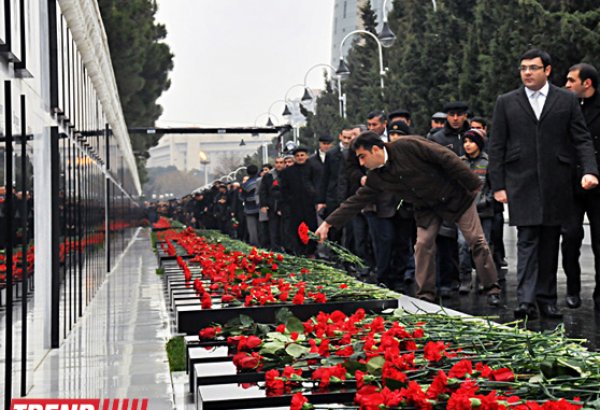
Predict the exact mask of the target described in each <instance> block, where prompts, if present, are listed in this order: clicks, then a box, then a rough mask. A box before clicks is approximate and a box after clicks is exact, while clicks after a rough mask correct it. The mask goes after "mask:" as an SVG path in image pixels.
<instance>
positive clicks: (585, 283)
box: [406, 226, 600, 351]
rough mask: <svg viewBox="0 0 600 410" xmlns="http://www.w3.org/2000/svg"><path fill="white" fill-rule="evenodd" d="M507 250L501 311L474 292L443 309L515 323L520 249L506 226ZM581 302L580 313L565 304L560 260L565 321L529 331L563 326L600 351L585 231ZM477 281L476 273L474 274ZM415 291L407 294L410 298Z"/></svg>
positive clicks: (544, 322)
mask: <svg viewBox="0 0 600 410" xmlns="http://www.w3.org/2000/svg"><path fill="white" fill-rule="evenodd" d="M504 246H505V249H506V260H507V261H508V269H507V271H506V283H505V284H504V285H503V292H502V296H503V300H502V305H501V306H500V307H491V306H488V305H487V302H486V297H485V295H483V294H479V293H477V292H476V291H474V290H472V291H471V292H470V293H469V294H467V295H458V294H456V295H454V296H452V297H449V298H444V299H442V305H443V306H445V307H448V308H451V309H454V310H457V311H459V312H464V313H467V314H470V315H474V316H490V317H492V320H494V321H497V322H500V323H509V322H514V321H515V318H514V313H513V310H514V309H515V308H516V307H517V300H516V287H517V274H516V267H517V254H516V252H517V249H516V229H515V228H513V227H508V226H505V230H504ZM580 263H581V271H582V278H581V289H582V290H581V299H582V305H581V307H579V308H578V309H569V308H568V307H567V306H566V304H565V296H566V277H565V274H564V271H563V270H562V262H561V261H560V260H559V270H558V277H557V279H558V307H559V309H560V310H561V312H562V313H563V318H562V319H547V318H539V319H535V320H531V321H528V322H527V323H526V324H524V325H526V327H527V328H528V329H530V330H536V331H544V330H553V329H555V328H556V327H557V326H560V325H564V329H565V335H566V336H568V337H572V338H576V339H587V340H588V342H587V343H586V345H587V346H588V348H589V349H591V350H596V351H600V312H597V311H595V310H594V302H593V300H592V293H593V292H594V287H595V280H594V256H593V254H592V249H591V247H590V244H589V231H588V229H587V227H586V239H585V240H584V244H583V246H582V249H581V258H580ZM473 278H475V272H473ZM411 291H412V289H409V290H408V291H407V292H406V293H407V294H409V295H410V294H411Z"/></svg>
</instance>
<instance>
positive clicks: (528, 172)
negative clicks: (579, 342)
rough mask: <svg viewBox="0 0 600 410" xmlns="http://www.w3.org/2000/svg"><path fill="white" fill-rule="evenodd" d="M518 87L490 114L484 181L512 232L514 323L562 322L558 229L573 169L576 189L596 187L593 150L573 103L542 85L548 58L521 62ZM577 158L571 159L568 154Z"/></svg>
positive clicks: (568, 205) (532, 54) (531, 54)
mask: <svg viewBox="0 0 600 410" xmlns="http://www.w3.org/2000/svg"><path fill="white" fill-rule="evenodd" d="M519 70H520V72H521V80H522V82H523V85H524V86H523V87H520V88H518V89H516V90H514V91H511V92H509V93H507V94H504V95H501V96H499V97H498V100H497V101H496V107H495V108H494V120H493V127H492V132H493V135H492V136H491V137H490V148H489V159H490V164H489V175H490V182H491V185H492V191H493V192H494V198H495V199H496V200H497V201H498V202H502V203H508V211H509V215H510V224H511V225H514V226H517V280H518V285H517V300H518V302H519V307H518V308H517V309H516V310H515V312H514V313H515V317H517V318H521V317H526V316H527V317H529V318H533V317H535V316H537V310H536V308H535V302H537V305H538V307H539V310H540V313H541V314H542V315H543V316H546V317H549V318H556V319H558V318H561V317H562V314H561V312H560V310H559V309H558V307H557V306H556V301H557V285H556V271H557V269H558V249H559V240H560V226H561V224H562V223H564V222H565V220H566V217H567V215H569V214H570V213H571V212H572V204H573V195H572V172H571V170H572V167H573V165H574V163H575V158H577V160H578V161H579V163H580V165H581V168H582V174H583V177H582V179H581V182H580V183H581V186H582V188H583V189H585V190H588V189H591V188H594V187H595V186H596V185H598V178H597V175H598V167H597V165H596V158H595V156H594V144H593V143H592V139H591V137H590V133H589V132H588V130H587V127H586V125H585V120H584V118H583V114H582V113H581V109H580V108H579V102H578V101H577V98H576V97H575V95H574V94H573V93H571V92H569V91H567V90H563V89H561V88H558V87H556V86H554V85H552V84H550V83H549V82H548V77H549V76H550V72H551V71H552V66H551V60H550V55H549V54H548V53H546V52H545V51H542V50H538V49H532V50H529V51H527V52H526V53H524V54H523V55H522V56H521V58H520V64H519ZM574 151H575V152H576V155H573V152H574Z"/></svg>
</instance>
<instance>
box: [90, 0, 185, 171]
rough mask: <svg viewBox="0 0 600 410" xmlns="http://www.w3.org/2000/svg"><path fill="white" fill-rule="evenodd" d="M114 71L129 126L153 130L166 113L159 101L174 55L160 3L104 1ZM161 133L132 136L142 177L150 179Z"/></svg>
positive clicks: (101, 2) (101, 4)
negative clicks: (159, 18) (150, 160)
mask: <svg viewBox="0 0 600 410" xmlns="http://www.w3.org/2000/svg"><path fill="white" fill-rule="evenodd" d="M98 5H99V7H100V13H101V15H102V20H103V23H104V28H105V31H106V35H107V38H108V44H109V47H110V53H111V59H112V64H113V70H114V72H115V79H116V82H117V88H118V89H119V96H120V99H121V105H122V107H123V114H124V116H125V121H126V123H127V126H128V127H152V126H154V123H155V121H156V120H157V119H158V117H159V116H160V114H161V113H162V108H161V107H160V105H158V104H157V103H156V101H157V99H158V98H159V97H160V95H161V94H162V93H163V91H165V90H167V89H168V88H169V86H170V81H169V78H168V74H169V72H170V71H171V70H172V69H173V54H172V53H171V51H170V49H169V46H168V45H167V44H165V43H164V42H162V41H163V40H164V39H165V37H166V34H167V30H166V28H165V26H164V25H162V24H158V23H156V21H155V15H156V11H157V5H156V2H155V1H154V0H98ZM159 137H160V136H159V135H153V136H148V135H145V134H144V135H132V136H131V143H132V148H133V151H134V154H135V155H136V162H137V165H138V171H139V173H140V179H142V182H144V181H145V180H146V172H145V162H146V158H147V157H148V149H149V148H150V147H152V146H153V145H156V143H157V142H158V139H159Z"/></svg>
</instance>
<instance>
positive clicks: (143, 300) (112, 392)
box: [28, 229, 174, 410]
mask: <svg viewBox="0 0 600 410" xmlns="http://www.w3.org/2000/svg"><path fill="white" fill-rule="evenodd" d="M148 235H149V233H148V230H146V229H142V230H140V231H138V234H137V236H136V237H135V239H134V240H133V241H132V242H131V244H130V246H129V248H128V249H127V250H126V252H125V253H124V254H123V256H122V258H121V260H120V261H119V263H118V264H117V266H116V268H115V269H114V270H113V272H112V273H111V274H109V275H108V278H107V280H106V282H105V283H104V284H103V285H102V287H101V288H100V289H99V291H98V294H97V295H96V297H95V298H94V299H93V301H92V303H91V304H90V305H89V306H88V308H87V309H86V312H85V315H84V317H83V318H82V319H81V320H80V321H79V322H78V324H77V326H76V327H75V329H73V331H72V332H71V334H70V335H69V336H68V338H67V339H66V340H65V341H64V342H63V344H62V345H61V346H60V348H58V349H55V350H52V351H51V352H50V353H49V354H48V355H47V356H46V358H45V359H44V360H43V361H42V363H41V365H40V366H38V368H37V369H36V370H35V371H34V374H33V388H32V390H31V391H30V392H29V394H28V396H29V397H60V398H77V397H82V398H148V399H149V403H148V409H150V410H163V409H172V408H173V407H174V403H173V388H172V384H171V376H170V373H169V364H168V360H167V354H166V351H165V343H166V342H167V340H168V338H169V336H170V333H169V331H170V329H169V317H168V314H167V311H166V308H165V303H164V295H163V287H162V281H161V279H160V277H158V276H157V275H156V274H155V270H156V268H157V264H156V257H155V255H154V254H153V252H152V249H151V248H150V241H149V237H148Z"/></svg>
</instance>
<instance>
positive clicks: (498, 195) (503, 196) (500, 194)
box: [494, 189, 508, 204]
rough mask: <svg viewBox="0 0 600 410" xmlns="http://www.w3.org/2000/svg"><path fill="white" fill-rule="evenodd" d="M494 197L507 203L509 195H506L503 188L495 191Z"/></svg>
mask: <svg viewBox="0 0 600 410" xmlns="http://www.w3.org/2000/svg"><path fill="white" fill-rule="evenodd" d="M494 199H495V200H496V201H498V202H500V203H502V204H507V203H508V196H507V195H506V190H505V189H502V190H500V191H496V192H494Z"/></svg>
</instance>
